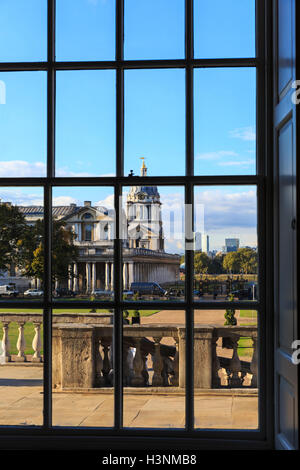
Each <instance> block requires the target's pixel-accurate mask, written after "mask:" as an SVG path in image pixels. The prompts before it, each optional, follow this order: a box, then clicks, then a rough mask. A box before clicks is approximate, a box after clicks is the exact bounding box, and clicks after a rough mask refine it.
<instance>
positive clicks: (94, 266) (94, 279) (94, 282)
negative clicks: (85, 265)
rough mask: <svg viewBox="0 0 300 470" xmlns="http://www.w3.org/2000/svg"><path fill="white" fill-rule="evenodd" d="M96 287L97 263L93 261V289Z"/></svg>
mask: <svg viewBox="0 0 300 470" xmlns="http://www.w3.org/2000/svg"><path fill="white" fill-rule="evenodd" d="M95 289H96V263H92V290H95Z"/></svg>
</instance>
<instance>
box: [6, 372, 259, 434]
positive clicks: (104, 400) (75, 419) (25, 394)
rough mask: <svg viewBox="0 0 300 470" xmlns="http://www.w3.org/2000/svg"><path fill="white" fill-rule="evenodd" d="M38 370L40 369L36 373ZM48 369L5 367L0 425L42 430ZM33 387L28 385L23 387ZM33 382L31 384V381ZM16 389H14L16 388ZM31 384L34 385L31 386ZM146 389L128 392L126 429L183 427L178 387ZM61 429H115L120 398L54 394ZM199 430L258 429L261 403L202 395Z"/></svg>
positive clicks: (241, 395) (227, 394)
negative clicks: (36, 427) (117, 400)
mask: <svg viewBox="0 0 300 470" xmlns="http://www.w3.org/2000/svg"><path fill="white" fill-rule="evenodd" d="M33 369H34V370H33ZM42 374H43V369H42V368H41V367H39V368H38V367H35V368H32V369H31V368H30V367H28V366H26V367H25V366H23V367H22V366H16V367H13V366H11V365H10V366H6V365H1V366H0V381H2V384H6V385H1V382H0V425H15V426H17V425H28V426H29V425H39V426H40V425H42V421H43V412H42V407H43V388H42V386H41V384H42ZM24 381H25V382H27V385H26V386H24V385H23V383H24ZM28 381H30V382H28ZM12 383H13V384H15V385H14V386H12V385H11V384H12ZM28 383H30V384H31V385H30V386H29V385H28ZM151 391H152V393H149V391H148V389H147V388H143V389H141V390H139V389H134V390H132V392H130V388H126V390H125V393H124V426H125V427H137V428H145V427H149V428H151V427H158V428H162V427H165V428H183V427H184V426H185V396H184V391H183V390H178V394H177V391H176V390H175V389H174V388H172V391H171V390H170V392H168V390H167V388H164V389H163V390H162V389H159V388H156V389H153V390H151ZM53 424H54V425H55V426H93V427H110V426H113V424H114V394H113V389H110V390H109V391H107V392H106V391H105V390H103V389H102V390H101V391H100V390H99V391H97V390H96V389H93V390H92V391H91V392H88V391H86V392H84V393H81V392H80V393H78V392H75V391H73V392H72V391H69V392H57V391H55V393H53ZM195 426H196V427H197V428H215V429H256V428H257V426H258V398H257V393H256V392H255V390H251V389H248V390H240V391H239V390H230V389H224V390H221V389H218V390H211V391H210V390H208V391H205V390H196V391H195Z"/></svg>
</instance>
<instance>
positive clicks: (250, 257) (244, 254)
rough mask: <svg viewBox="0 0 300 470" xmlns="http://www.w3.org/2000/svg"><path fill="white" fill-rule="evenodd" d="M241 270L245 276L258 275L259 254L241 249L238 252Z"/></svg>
mask: <svg viewBox="0 0 300 470" xmlns="http://www.w3.org/2000/svg"><path fill="white" fill-rule="evenodd" d="M237 254H238V257H239V263H240V270H241V271H242V272H243V273H245V274H256V273H257V253H256V251H255V250H253V249H252V248H240V249H239V250H238V251H237Z"/></svg>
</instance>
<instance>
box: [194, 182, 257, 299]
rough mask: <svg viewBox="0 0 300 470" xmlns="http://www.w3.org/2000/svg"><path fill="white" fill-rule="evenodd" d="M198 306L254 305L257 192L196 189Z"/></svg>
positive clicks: (236, 188)
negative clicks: (232, 302)
mask: <svg viewBox="0 0 300 470" xmlns="http://www.w3.org/2000/svg"><path fill="white" fill-rule="evenodd" d="M194 197H195V222H194V230H195V254H194V273H195V274H194V295H195V300H196V301H200V302H201V301H225V300H246V301H248V300H257V298H258V284H257V282H258V278H257V273H258V248H257V194H256V187H255V186H228V187H226V186H208V187H206V186H201V187H200V186H198V187H196V188H195V195H194Z"/></svg>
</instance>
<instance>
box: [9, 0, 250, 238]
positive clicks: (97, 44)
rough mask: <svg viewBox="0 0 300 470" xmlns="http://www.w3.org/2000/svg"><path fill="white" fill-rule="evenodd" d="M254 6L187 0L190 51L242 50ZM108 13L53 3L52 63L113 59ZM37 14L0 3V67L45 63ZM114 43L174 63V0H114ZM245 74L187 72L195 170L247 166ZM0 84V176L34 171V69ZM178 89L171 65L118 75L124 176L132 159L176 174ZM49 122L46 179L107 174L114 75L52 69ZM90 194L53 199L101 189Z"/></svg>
mask: <svg viewBox="0 0 300 470" xmlns="http://www.w3.org/2000/svg"><path fill="white" fill-rule="evenodd" d="M254 3H255V2H254V0H243V1H241V0H226V2H225V1H224V0H215V1H214V2H208V1H207V0H205V1H204V0H195V6H194V10H195V24H194V28H195V44H194V49H195V57H199V58H206V57H212V58H218V57H219V58H223V57H253V56H254V55H255V47H254V46H255V44H254V39H255V38H254V30H255V28H254ZM114 11H115V0H57V44H56V45H57V60H71V61H72V60H114V56H115V43H114V41H115V17H114ZM46 14H47V9H46V1H45V0H26V1H25V0H14V1H12V0H1V2H0V44H1V48H0V61H1V62H5V61H17V62H18V61H39V60H45V59H46V29H47V28H46V24H47V18H46ZM124 47H125V49H124V55H125V59H128V60H132V59H141V58H146V59H154V58H155V59H163V58H170V59H174V58H183V57H184V1H183V0H151V2H149V1H148V0H125V42H124ZM255 80H256V77H255V69H252V68H232V69H219V68H216V69H197V70H195V77H194V87H195V88H194V93H195V110H194V117H195V127H194V135H195V139H194V140H195V149H194V153H195V173H196V174H199V175H200V174H202V175H213V174H218V175H230V174H232V175H236V174H254V173H255V158H256V154H255V144H256V141H255V139H256V129H255V119H256V117H255ZM0 85H1V86H2V90H3V89H4V88H5V104H0V177H5V176H35V177H39V176H45V172H46V128H47V122H46V90H47V88H46V74H45V73H44V72H7V73H3V72H2V73H0ZM184 93H185V76H184V71H183V70H179V69H172V70H170V69H168V70H129V71H126V72H125V148H124V157H125V158H124V160H125V161H124V171H125V174H128V172H129V171H130V170H131V169H132V170H133V171H134V172H135V173H139V168H140V160H139V158H140V157H145V158H146V163H147V166H148V174H149V175H180V174H183V173H184V168H185V98H184ZM0 98H1V97H0ZM0 103H2V101H1V99H0ZM56 117H57V125H56V174H57V175H58V176H89V175H114V174H115V151H116V148H115V132H116V129H115V127H116V122H115V72H114V71H78V72H69V71H68V72H58V74H57V115H56ZM248 189H249V188H248ZM231 190H232V194H236V193H240V194H241V195H242V194H243V189H242V188H240V189H237V188H231V189H228V191H229V192H230V191H231ZM61 191H62V188H61ZM167 191H169V195H170V194H172V195H173V196H172V198H173V200H176V192H175V188H174V191H173V192H171V191H170V190H167ZM228 191H227V192H228ZM249 191H250V189H249ZM250 192H251V191H250ZM162 193H164V194H165V199H166V200H167V196H168V194H167V192H165V190H163V191H162ZM24 194H29V193H28V191H25V192H24ZM93 194H94V193H93V192H91V195H90V196H87V197H85V196H84V194H83V192H82V191H79V192H78V190H75V189H74V190H72V189H68V190H65V192H64V193H63V192H61V194H60V195H59V197H66V198H71V199H72V198H73V199H76V200H79V199H80V200H83V199H92V200H94V201H98V200H100V199H103V200H104V199H105V197H108V196H109V192H107V194H106V196H105V194H103V195H102V193H101V195H100V196H99V198H98V196H97V195H95V197H94V195H93ZM32 195H33V196H34V194H32ZM26 197H27V196H26ZM57 197H58V196H57ZM33 199H34V198H33ZM179 199H180V198H179ZM28 200H29V199H28ZM166 204H168V203H167V202H166ZM208 210H209V209H208ZM252 229H253V230H255V227H254V225H253V224H252ZM248 230H250V228H249V229H248ZM253 230H252V232H253ZM249 233H250V232H249ZM253 233H254V232H253ZM253 233H252V235H251V237H252V238H253V236H254V235H253ZM251 237H250V235H249V236H248V237H245V244H250V241H251V240H250V238H251ZM252 238H251V239H252ZM216 244H217V243H216ZM251 244H253V243H251Z"/></svg>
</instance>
